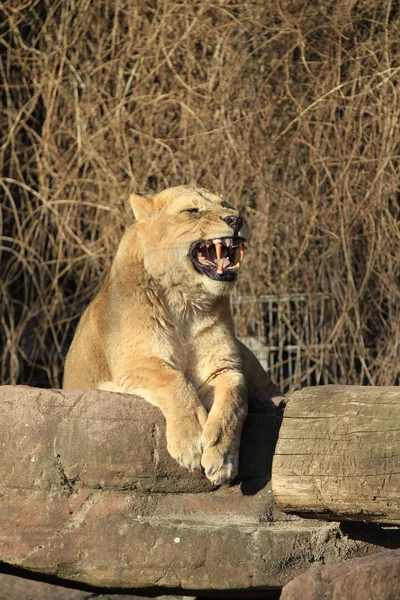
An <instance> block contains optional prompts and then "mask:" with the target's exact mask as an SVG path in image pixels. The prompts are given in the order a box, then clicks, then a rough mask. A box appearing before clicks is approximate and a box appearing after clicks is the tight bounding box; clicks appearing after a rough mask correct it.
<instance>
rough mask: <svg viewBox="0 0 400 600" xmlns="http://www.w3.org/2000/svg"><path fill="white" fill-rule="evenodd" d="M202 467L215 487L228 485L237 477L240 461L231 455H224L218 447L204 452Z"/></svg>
mask: <svg viewBox="0 0 400 600" xmlns="http://www.w3.org/2000/svg"><path fill="white" fill-rule="evenodd" d="M201 465H202V467H203V469H204V472H205V474H206V477H207V479H209V480H210V481H211V482H212V483H213V484H214V485H221V484H223V483H228V482H229V481H231V479H233V478H234V477H235V476H236V475H237V471H238V461H237V458H236V457H235V456H233V455H232V454H231V453H228V454H222V453H221V452H220V451H219V450H218V448H217V447H216V446H212V447H211V448H208V449H207V450H204V452H203V456H202V458H201Z"/></svg>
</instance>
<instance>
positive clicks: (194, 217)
mask: <svg viewBox="0 0 400 600" xmlns="http://www.w3.org/2000/svg"><path fill="white" fill-rule="evenodd" d="M130 203H131V206H132V209H133V212H134V215H135V219H136V221H137V225H136V228H137V231H138V233H139V239H140V242H141V245H142V249H143V255H144V263H145V268H146V270H147V271H148V272H149V273H150V274H151V275H152V276H153V277H155V278H157V279H163V280H164V281H165V282H166V284H167V285H174V284H178V283H179V284H185V285H186V284H187V285H189V286H191V285H193V284H195V285H202V286H203V287H205V288H206V289H207V290H208V291H210V292H212V293H214V294H215V293H224V292H227V291H229V288H230V287H231V286H230V285H229V284H231V283H232V282H234V281H235V280H236V278H237V273H238V270H239V268H240V264H241V261H242V259H243V254H244V243H245V241H246V238H247V233H246V227H245V223H244V221H243V219H242V217H241V216H240V215H239V213H238V211H237V210H236V209H235V208H234V207H233V206H231V205H230V204H228V203H227V202H226V201H224V200H223V199H222V198H220V197H219V196H217V195H215V194H212V193H211V192H209V191H208V190H205V189H202V188H192V187H188V186H179V187H173V188H169V189H166V190H164V191H163V192H161V193H159V194H156V195H155V196H153V197H143V196H138V195H137V194H133V195H132V196H131V197H130Z"/></svg>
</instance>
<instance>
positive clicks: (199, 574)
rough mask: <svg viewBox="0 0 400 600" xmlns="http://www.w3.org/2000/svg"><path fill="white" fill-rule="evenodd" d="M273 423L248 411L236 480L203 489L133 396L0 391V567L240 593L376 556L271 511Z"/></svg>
mask: <svg viewBox="0 0 400 600" xmlns="http://www.w3.org/2000/svg"><path fill="white" fill-rule="evenodd" d="M279 422H280V417H279V415H278V414H277V413H276V412H275V409H274V408H273V407H272V408H271V407H269V406H267V405H265V404H260V403H255V404H253V405H252V412H251V414H250V415H249V418H248V420H247V422H246V425H245V430H244V433H243V444H242V451H241V476H242V480H241V482H240V483H239V484H236V485H233V486H230V487H228V486H225V487H221V488H220V489H212V488H211V486H210V484H209V482H208V480H207V479H206V478H205V477H204V476H203V475H202V474H200V473H189V472H188V471H187V470H185V469H183V468H181V467H179V466H178V465H177V464H176V463H175V462H174V461H173V459H172V458H171V457H170V456H169V455H168V452H167V450H166V444H165V435H164V419H163V417H162V415H161V413H160V411H158V410H157V409H156V408H155V407H153V406H151V405H150V404H147V403H146V402H144V401H143V400H141V399H139V398H135V397H133V396H124V395H120V394H110V393H107V392H98V391H95V390H91V391H87V392H65V391H60V390H38V389H31V388H26V387H3V388H0V498H1V502H0V507H1V510H0V531H1V538H0V561H3V563H7V564H9V565H14V566H15V567H19V568H23V569H28V570H30V571H34V572H36V573H38V574H43V576H44V575H47V576H51V577H53V578H57V580H58V581H60V582H63V581H66V580H67V581H72V582H74V585H76V586H79V585H90V586H95V587H96V588H98V589H100V590H101V589H103V590H104V589H113V590H114V591H115V590H122V589H124V590H126V591H131V592H132V593H133V592H134V591H137V590H140V591H141V593H146V591H148V592H149V593H150V592H151V594H152V595H159V594H161V593H163V592H164V591H166V590H167V591H173V590H175V591H176V593H179V592H181V593H182V594H183V593H184V592H185V591H186V592H188V593H190V594H193V595H195V594H196V593H204V594H205V593H207V592H209V591H210V590H221V591H222V590H225V591H232V593H233V592H234V591H235V592H238V591H240V590H242V594H244V596H246V597H248V596H249V594H250V593H252V592H254V593H255V592H257V590H258V591H259V590H277V589H279V588H281V586H283V585H284V584H285V583H287V582H288V581H290V580H291V579H293V577H295V576H296V575H298V574H300V573H302V572H303V571H304V570H305V569H307V568H308V567H309V565H310V564H313V563H317V564H320V563H335V562H340V561H342V560H344V559H346V558H348V557H352V556H363V555H365V554H368V553H370V552H377V551H379V550H380V549H381V548H380V541H379V540H371V542H361V541H359V540H358V539H357V534H354V531H353V534H352V535H351V536H350V535H347V534H346V533H345V532H344V531H343V528H342V527H341V526H340V525H339V524H337V523H323V522H316V521H302V520H301V519H299V518H298V517H290V516H286V515H284V514H282V513H280V512H278V511H277V510H276V509H275V506H274V503H273V499H272V494H271V489H270V485H269V484H267V481H268V479H269V477H270V472H271V461H272V455H273V449H274V445H275V442H276V438H277V433H278V429H279Z"/></svg>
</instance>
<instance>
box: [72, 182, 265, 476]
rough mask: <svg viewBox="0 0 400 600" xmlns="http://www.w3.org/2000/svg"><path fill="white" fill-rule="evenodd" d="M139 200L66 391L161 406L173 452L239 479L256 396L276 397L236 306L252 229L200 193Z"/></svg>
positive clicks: (89, 318)
mask: <svg viewBox="0 0 400 600" xmlns="http://www.w3.org/2000/svg"><path fill="white" fill-rule="evenodd" d="M130 203H131V206H132V209H133V212H134V216H135V219H136V222H135V223H134V224H133V225H132V226H131V227H129V228H128V229H127V231H126V232H125V234H124V236H123V237H122V240H121V242H120V244H119V247H118V251H117V253H116V256H115V259H114V262H113V264H112V267H111V271H110V273H109V275H107V277H106V279H105V281H104V283H103V285H102V286H101V289H100V291H99V293H98V294H97V296H96V297H95V298H94V300H93V301H92V302H91V304H90V305H89V306H88V307H87V309H86V310H85V312H84V313H83V315H82V318H81V320H80V323H79V325H78V328H77V331H76V334H75V337H74V339H73V342H72V345H71V348H70V350H69V352H68V355H67V358H66V363H65V374H64V384H63V387H64V388H65V389H88V388H98V389H102V390H109V391H117V392H123V393H129V394H137V395H138V396H142V397H143V398H145V399H146V400H148V401H149V402H151V403H152V404H155V405H156V406H158V407H159V408H160V409H161V410H162V412H163V414H164V416H165V419H166V423H167V444H168V450H169V452H170V454H171V455H172V456H173V457H174V458H175V459H176V460H177V461H178V462H179V463H180V464H181V465H183V466H185V467H187V468H188V469H200V468H201V467H203V469H204V471H205V474H206V476H207V477H208V479H209V480H210V481H212V482H213V483H214V484H216V485H218V484H221V483H223V482H226V481H229V480H230V479H232V478H233V477H234V476H235V475H236V473H237V469H238V452H239V443H240V435H241V431H242V426H243V422H244V420H245V418H246V415H247V394H248V391H249V392H250V394H254V395H256V396H258V397H260V396H265V395H268V393H271V391H272V384H271V382H270V380H269V378H268V376H267V375H266V373H265V371H264V369H263V368H262V367H261V365H260V363H259V362H258V360H257V359H256V357H255V356H254V355H253V354H252V353H251V352H250V351H249V350H248V349H247V348H246V347H245V346H244V345H243V344H241V342H239V340H238V339H237V338H236V336H235V334H234V329H233V323H232V316H231V312H230V306H229V296H228V295H229V292H230V291H231V289H232V286H233V285H234V282H235V281H236V278H237V274H238V270H239V267H240V265H241V262H242V259H243V253H244V242H245V241H246V231H245V225H244V222H243V219H242V218H241V217H240V215H239V214H238V211H237V210H236V209H235V208H233V207H232V206H231V205H230V204H228V203H227V202H225V201H224V200H223V199H222V198H220V197H219V196H216V195H215V194H212V193H211V192H209V191H208V190H205V189H200V188H192V187H187V186H179V187H174V188H170V189H167V190H165V191H163V192H161V193H159V194H156V195H155V196H153V197H142V196H139V195H136V194H133V195H132V196H131V198H130Z"/></svg>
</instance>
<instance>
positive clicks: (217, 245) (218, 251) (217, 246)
mask: <svg viewBox="0 0 400 600" xmlns="http://www.w3.org/2000/svg"><path fill="white" fill-rule="evenodd" d="M214 246H215V254H216V255H217V260H219V261H220V260H221V252H222V243H221V242H216V241H215V240H214ZM219 268H221V263H220V267H219Z"/></svg>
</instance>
